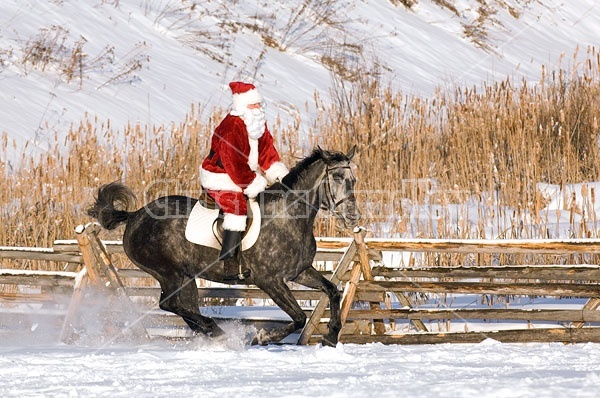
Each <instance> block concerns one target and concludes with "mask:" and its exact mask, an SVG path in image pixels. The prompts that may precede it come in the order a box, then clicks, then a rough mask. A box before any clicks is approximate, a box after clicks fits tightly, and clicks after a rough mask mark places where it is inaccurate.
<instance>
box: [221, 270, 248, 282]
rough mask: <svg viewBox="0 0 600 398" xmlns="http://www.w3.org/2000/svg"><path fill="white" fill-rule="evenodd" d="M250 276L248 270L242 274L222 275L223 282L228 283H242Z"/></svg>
mask: <svg viewBox="0 0 600 398" xmlns="http://www.w3.org/2000/svg"><path fill="white" fill-rule="evenodd" d="M250 275H251V272H250V270H249V269H245V270H243V271H242V272H240V273H238V274H235V275H223V280H224V281H229V282H233V281H240V282H241V281H243V280H245V279H246V278H249V277H250Z"/></svg>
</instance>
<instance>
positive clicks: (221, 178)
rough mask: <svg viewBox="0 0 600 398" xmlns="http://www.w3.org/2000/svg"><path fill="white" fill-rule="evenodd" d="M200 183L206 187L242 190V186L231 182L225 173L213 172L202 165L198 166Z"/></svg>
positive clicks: (219, 189) (221, 189)
mask: <svg viewBox="0 0 600 398" xmlns="http://www.w3.org/2000/svg"><path fill="white" fill-rule="evenodd" d="M200 183H201V184H202V186H203V187H204V188H206V189H213V190H216V191H233V192H242V188H240V187H239V186H238V185H237V184H236V183H235V182H233V180H232V179H231V177H229V175H228V174H227V173H214V172H212V171H208V170H206V169H204V168H202V167H200Z"/></svg>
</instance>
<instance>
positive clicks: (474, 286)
mask: <svg viewBox="0 0 600 398" xmlns="http://www.w3.org/2000/svg"><path fill="white" fill-rule="evenodd" d="M365 235H366V234H365V231H364V230H357V231H355V233H354V235H353V236H352V237H349V238H327V237H322V238H317V246H318V252H317V256H316V258H315V261H316V262H319V263H320V264H325V263H326V264H328V265H329V266H330V269H329V270H328V271H325V272H326V274H327V275H328V277H329V278H330V279H331V280H332V281H333V282H334V283H336V284H338V286H339V287H340V289H341V290H342V292H343V300H342V317H343V321H344V328H343V329H342V334H341V336H340V341H342V342H354V343H366V342H372V341H378V342H382V343H389V344H429V343H440V342H476V341H481V340H483V339H485V338H487V337H486V336H488V337H492V338H495V339H498V340H500V341H563V342H581V341H598V342H600V325H599V323H600V311H597V308H598V307H599V306H600V266H598V265H597V264H595V263H592V264H550V265H531V264H510V265H498V266H496V265H494V266H490V265H489V264H485V263H479V262H475V263H474V264H472V265H470V266H464V265H458V266H456V265H454V266H410V267H398V266H397V267H396V268H392V267H390V266H387V265H386V264H384V262H383V258H384V256H383V255H382V252H403V253H418V252H421V253H433V254H460V255H464V254H476V255H490V254H501V255H512V254H527V255H528V260H532V259H533V261H531V263H535V262H536V261H535V258H536V257H535V256H538V255H544V254H552V255H559V256H572V255H581V257H578V259H579V260H578V261H580V260H581V258H583V259H585V260H591V262H595V261H596V256H595V255H596V254H600V239H573V240H464V239H381V238H367V237H365ZM121 253H123V247H122V244H121V242H120V241H114V240H112V241H104V240H100V239H99V238H98V230H97V229H94V227H93V226H87V227H81V228H80V229H79V230H78V231H77V239H74V240H60V241H56V242H54V245H53V247H51V248H24V247H20V248H13V247H0V260H13V261H22V260H38V261H52V262H56V263H59V264H64V265H65V267H64V269H66V270H68V271H28V270H15V269H3V270H0V314H1V319H2V320H3V321H1V322H0V332H1V331H2V330H3V329H2V328H7V327H8V326H7V324H9V323H11V322H12V323H14V322H13V321H14V317H16V316H19V315H27V314H29V315H31V314H32V313H35V314H44V316H46V317H55V318H56V319H57V322H62V331H61V338H62V339H63V341H67V342H68V341H72V339H73V338H74V337H73V330H74V329H76V326H78V325H76V324H75V320H74V319H75V318H74V317H75V315H76V313H77V310H78V308H81V307H82V306H86V303H85V296H86V295H85V291H86V289H89V288H90V286H93V285H96V284H100V285H104V286H110V287H111V289H113V290H111V291H112V294H114V295H115V296H119V295H121V296H122V297H126V299H127V300H128V302H129V303H130V304H132V305H133V307H135V309H136V311H138V312H139V311H146V313H147V314H151V316H145V317H144V318H145V320H144V322H142V323H143V324H144V325H143V326H144V327H145V329H144V330H142V329H138V332H139V333H142V334H143V333H147V331H148V330H150V329H152V328H154V329H156V326H157V325H158V326H160V328H158V329H161V328H162V329H163V330H164V329H165V327H166V325H167V326H168V325H170V326H171V327H176V328H179V329H178V330H179V332H178V333H175V334H176V335H185V332H184V330H185V326H183V324H182V323H181V322H179V320H178V318H176V317H173V316H171V315H166V313H163V312H162V311H160V310H158V309H157V300H158V296H159V294H160V288H159V287H158V285H157V284H156V282H155V281H154V280H153V279H151V278H150V276H149V275H148V274H146V273H145V272H143V271H141V270H139V269H130V268H127V269H115V268H114V265H113V263H112V262H111V257H112V256H113V255H116V254H121ZM136 281H137V282H136ZM140 281H144V282H143V283H142V282H140ZM198 292H199V297H200V298H204V299H215V300H219V299H236V298H243V299H249V300H252V299H266V298H268V297H267V296H266V295H265V294H264V293H263V292H262V291H260V290H259V289H257V288H254V287H243V288H241V287H226V286H219V285H216V286H211V285H202V284H200V285H199V287H198ZM293 293H294V296H295V297H296V299H297V300H303V301H308V302H309V304H315V303H316V304H315V305H314V307H313V308H312V309H311V310H310V318H309V320H308V322H307V326H306V327H305V328H304V330H303V332H302V333H301V335H300V337H299V343H300V344H308V343H316V342H318V341H319V338H320V337H319V336H320V333H322V332H323V330H324V327H323V323H324V321H325V320H326V319H327V317H328V316H329V312H328V310H327V305H328V302H327V299H326V296H324V295H323V294H322V293H320V292H318V291H314V290H310V289H300V288H294V289H293ZM436 295H444V296H446V295H450V296H452V295H454V296H456V295H466V296H469V295H472V296H473V297H475V298H474V301H478V300H480V298H481V297H482V296H485V295H493V296H498V297H502V296H506V297H512V296H543V297H569V298H581V299H583V300H584V301H585V300H587V301H585V302H584V303H582V304H580V305H579V308H573V306H572V305H571V306H567V307H564V306H563V307H559V308H534V309H529V308H498V306H490V308H459V307H456V308H451V307H448V308H430V307H428V306H427V305H423V300H424V299H423V297H427V296H436ZM416 298H419V299H418V300H417V299H416ZM19 303H21V304H27V305H25V306H23V305H21V306H19ZM509 304H510V303H508V304H507V305H509ZM113 307H117V306H114V305H113ZM480 307H481V306H480ZM470 320H473V321H474V322H473V323H470V322H469V321H470ZM504 320H511V321H520V322H525V323H524V325H525V326H524V327H523V328H520V329H518V330H496V331H493V332H489V331H485V332H477V331H472V330H467V329H472V328H473V327H476V326H477V324H478V323H480V322H489V321H494V322H498V321H504ZM451 322H461V323H465V325H466V326H465V330H464V331H462V332H457V331H456V330H452V328H447V329H448V330H441V329H440V328H439V327H438V328H432V326H435V325H449V324H450V323H451ZM537 322H541V323H543V326H539V327H538V326H535V324H536V323H537ZM17 323H18V322H17ZM21 323H22V324H23V325H25V327H28V325H29V324H28V323H27V322H21ZM549 323H550V325H549ZM498 324H500V323H498ZM399 325H400V326H401V328H400V329H398V326H399ZM532 325H533V327H536V329H532ZM140 326H142V325H140ZM488 326H489V325H488ZM394 329H395V330H394Z"/></svg>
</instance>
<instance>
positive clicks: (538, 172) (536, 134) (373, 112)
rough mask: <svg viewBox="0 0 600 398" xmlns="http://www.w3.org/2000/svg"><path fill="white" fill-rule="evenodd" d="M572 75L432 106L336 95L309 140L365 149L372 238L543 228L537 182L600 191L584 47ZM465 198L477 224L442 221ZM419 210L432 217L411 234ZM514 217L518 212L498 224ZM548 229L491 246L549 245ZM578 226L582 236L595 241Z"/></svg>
mask: <svg viewBox="0 0 600 398" xmlns="http://www.w3.org/2000/svg"><path fill="white" fill-rule="evenodd" d="M563 62H565V60H563ZM569 64H570V65H569V66H568V69H566V70H565V69H563V68H562V65H559V66H558V67H557V68H555V69H553V70H552V71H549V70H548V69H544V70H543V71H542V76H541V78H540V81H539V82H538V83H536V84H532V83H530V82H527V81H525V80H523V81H520V82H514V81H513V80H511V79H506V80H505V81H502V82H498V83H492V84H484V85H483V86H481V87H471V88H462V87H457V88H456V89H455V90H454V91H453V92H452V93H442V92H440V93H438V94H437V95H436V96H435V97H434V98H422V97H418V96H403V95H402V94H401V93H398V92H394V91H393V90H392V89H391V88H390V87H389V86H388V87H383V86H382V85H381V84H380V82H379V81H377V80H373V81H363V82H362V83H361V86H359V87H355V88H353V89H350V90H343V89H339V88H338V89H337V90H333V92H332V93H333V97H334V98H335V101H333V103H331V104H323V103H321V104H320V107H321V108H323V109H325V110H324V111H323V112H322V113H321V114H320V115H319V116H320V118H319V120H318V122H317V126H318V127H317V128H316V129H315V131H317V132H318V133H315V137H314V140H315V141H318V142H319V143H321V144H322V145H324V146H333V147H347V146H350V145H351V144H353V143H356V144H357V145H358V146H359V149H360V155H359V159H358V164H359V166H360V167H359V171H358V173H359V178H358V179H359V181H360V184H359V188H360V195H359V199H360V200H361V202H362V203H364V204H367V205H369V206H370V208H369V206H367V207H366V208H364V207H363V209H364V210H366V211H368V214H367V220H368V221H367V224H368V223H369V221H370V220H378V221H379V225H380V226H379V227H378V228H380V230H376V232H379V233H381V232H384V233H386V234H392V235H394V234H400V235H402V234H406V233H408V232H410V233H411V235H412V236H424V237H431V236H441V237H447V236H450V237H461V238H462V237H484V236H485V229H486V227H487V226H488V225H489V224H490V222H491V221H492V220H494V218H497V217H503V218H507V219H508V221H509V223H510V221H511V219H513V220H514V222H516V223H519V222H520V221H519V220H523V217H525V216H526V215H527V214H529V215H531V217H533V219H534V220H538V219H539V218H540V216H539V214H540V211H541V210H542V208H543V207H544V206H545V204H546V203H545V201H546V200H547V198H545V197H544V196H543V195H542V193H541V192H539V191H538V189H537V183H540V182H547V183H552V184H558V185H561V186H564V185H565V184H569V183H580V182H589V181H598V180H599V177H600V148H599V141H598V139H599V134H600V130H599V128H598V118H599V117H600V54H599V53H598V50H597V49H594V48H589V49H588V51H587V53H586V56H585V59H584V60H580V59H579V56H578V54H575V55H574V57H573V59H572V60H570V62H569ZM591 196H592V197H594V193H593V192H592V193H591ZM467 198H471V200H473V198H475V200H477V198H479V202H480V203H477V204H475V205H474V204H471V206H476V207H477V208H478V211H480V213H481V214H480V222H479V225H472V223H471V224H468V223H466V221H465V219H466V216H467V215H466V214H463V215H460V214H459V215H456V214H452V215H450V213H449V212H448V211H445V210H444V207H445V205H448V204H450V203H461V202H464V201H465V200H466V199H467ZM419 206H420V207H421V208H423V207H426V208H427V209H426V210H429V211H435V212H433V213H432V214H431V215H430V218H429V220H427V222H426V223H424V224H422V225H418V226H417V227H416V230H415V228H414V225H409V224H410V217H414V214H415V213H416V212H417V211H418V209H417V210H415V208H416V207H417V208H418V207H419ZM440 206H441V207H440ZM507 207H508V208H510V209H514V213H513V214H503V212H504V211H505V208H507ZM567 210H568V209H567ZM465 211H467V210H465ZM573 211H581V209H574V210H573ZM436 212H437V213H436ZM501 213H502V214H501ZM386 217H387V219H386ZM449 217H454V219H449ZM546 227H548V228H550V226H544V225H538V226H537V227H536V230H529V231H519V230H518V228H519V226H518V225H517V226H515V228H514V229H511V230H509V231H499V233H497V234H495V236H487V237H500V238H502V237H544V235H545V234H546V232H547V229H546ZM574 227H577V228H576V229H577V236H591V235H593V236H597V231H591V230H589V229H585V228H579V227H578V226H574ZM381 228H383V230H381ZM410 228H413V230H410Z"/></svg>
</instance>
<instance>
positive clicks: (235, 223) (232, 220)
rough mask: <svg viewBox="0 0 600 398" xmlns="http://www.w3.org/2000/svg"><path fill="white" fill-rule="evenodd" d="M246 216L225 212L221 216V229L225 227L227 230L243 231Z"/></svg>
mask: <svg viewBox="0 0 600 398" xmlns="http://www.w3.org/2000/svg"><path fill="white" fill-rule="evenodd" d="M246 218H247V217H246V216H238V215H237V214H230V213H225V215H224V216H223V229H227V230H229V231H245V230H246Z"/></svg>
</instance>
